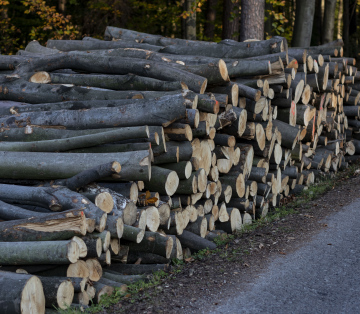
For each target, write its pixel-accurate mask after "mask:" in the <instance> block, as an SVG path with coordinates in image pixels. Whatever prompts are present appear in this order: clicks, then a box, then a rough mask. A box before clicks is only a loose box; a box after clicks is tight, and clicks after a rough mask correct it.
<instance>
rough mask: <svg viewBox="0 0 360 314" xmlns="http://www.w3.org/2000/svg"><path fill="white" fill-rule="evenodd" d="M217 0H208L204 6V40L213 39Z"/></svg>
mask: <svg viewBox="0 0 360 314" xmlns="http://www.w3.org/2000/svg"><path fill="white" fill-rule="evenodd" d="M217 3H218V0H208V1H207V8H206V22H205V26H204V36H205V39H206V40H213V39H214V36H215V19H216V5H217Z"/></svg>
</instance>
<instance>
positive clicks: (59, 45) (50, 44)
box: [46, 39, 161, 52]
mask: <svg viewBox="0 0 360 314" xmlns="http://www.w3.org/2000/svg"><path fill="white" fill-rule="evenodd" d="M46 47H47V48H52V49H58V50H60V51H65V52H67V51H75V50H76V51H78V50H79V51H88V50H99V49H116V48H138V49H146V50H151V51H159V50H160V49H161V47H158V46H154V45H149V44H146V43H141V44H139V43H137V42H135V41H129V40H119V41H103V40H99V41H95V40H94V41H93V40H91V41H90V40H54V39H50V40H48V41H47V45H46Z"/></svg>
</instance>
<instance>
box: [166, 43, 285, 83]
mask: <svg viewBox="0 0 360 314" xmlns="http://www.w3.org/2000/svg"><path fill="white" fill-rule="evenodd" d="M284 49H285V48H284V45H283V41H282V40H280V39H273V40H264V41H254V42H244V43H237V45H228V44H224V43H223V44H217V45H210V46H208V45H205V46H204V45H198V46H193V47H188V46H179V45H171V46H167V47H165V48H163V49H162V50H161V52H162V53H171V54H177V55H180V54H181V55H197V56H207V57H215V58H232V59H241V58H249V57H254V56H261V55H264V54H272V53H277V52H282V51H284ZM185 83H186V84H187V85H188V86H189V84H188V83H187V82H186V81H185ZM189 87H190V86H189Z"/></svg>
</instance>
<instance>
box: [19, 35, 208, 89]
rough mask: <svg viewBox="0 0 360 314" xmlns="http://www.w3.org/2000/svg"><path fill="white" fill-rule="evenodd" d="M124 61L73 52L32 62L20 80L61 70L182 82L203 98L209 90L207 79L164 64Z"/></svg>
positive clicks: (21, 71) (127, 59)
mask: <svg viewBox="0 0 360 314" xmlns="http://www.w3.org/2000/svg"><path fill="white" fill-rule="evenodd" d="M62 42H63V41H62ZM71 42H74V41H71ZM120 60H121V62H119V58H118V57H99V56H97V55H89V54H86V55H84V54H76V53H71V52H70V53H62V54H57V55H50V56H46V57H44V58H41V60H36V59H32V60H31V61H30V62H28V63H27V64H26V65H25V66H22V67H21V68H20V71H18V73H19V74H20V76H25V75H23V73H30V72H34V71H46V72H51V71H54V70H57V69H73V70H82V71H87V72H92V73H102V74H122V75H126V74H128V73H133V74H136V75H140V76H146V77H152V78H155V79H159V80H163V81H181V82H184V83H185V84H186V85H187V86H188V87H189V89H191V90H193V91H194V92H198V93H199V92H200V94H203V93H204V91H205V89H206V85H207V79H206V78H204V77H202V76H199V75H196V74H193V73H190V72H187V71H185V70H180V69H178V68H175V67H172V66H169V65H167V64H164V63H163V62H156V61H150V60H141V59H133V58H121V59H120Z"/></svg>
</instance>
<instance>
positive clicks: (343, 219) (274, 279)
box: [211, 198, 360, 314]
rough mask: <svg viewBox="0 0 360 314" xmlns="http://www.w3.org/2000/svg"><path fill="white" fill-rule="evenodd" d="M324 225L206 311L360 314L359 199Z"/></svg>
mask: <svg viewBox="0 0 360 314" xmlns="http://www.w3.org/2000/svg"><path fill="white" fill-rule="evenodd" d="M323 222H324V224H327V225H328V227H327V228H324V229H323V230H322V231H321V232H319V233H318V234H317V235H316V236H315V237H314V238H313V239H312V241H310V242H307V243H304V245H303V246H302V247H300V248H299V249H298V250H296V251H294V252H292V253H290V254H287V255H285V256H281V257H279V258H276V259H275V260H273V261H272V262H271V263H270V265H269V267H268V268H267V269H266V270H264V272H263V273H261V274H260V275H259V277H258V278H257V279H255V280H254V281H253V282H252V283H249V284H247V285H246V286H245V287H244V289H242V291H241V292H235V291H234V295H232V296H231V295H230V296H229V299H228V300H224V302H222V304H221V305H219V306H218V307H217V308H216V309H214V307H212V310H213V311H212V312H211V313H309V314H310V313H311V314H312V313H336V314H337V313H351V314H352V313H360V198H359V199H355V200H354V202H353V203H351V204H350V205H347V206H345V207H344V210H342V211H340V212H338V213H335V214H333V215H330V216H328V217H327V218H326V219H325V220H324V221H323ZM228 293H229V291H228ZM228 295H229V294H228Z"/></svg>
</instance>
